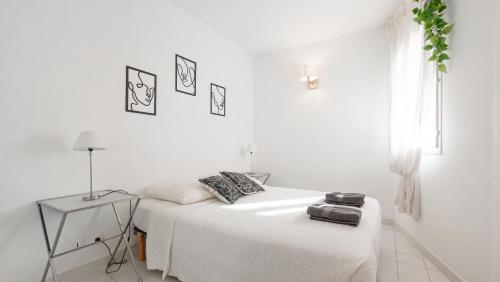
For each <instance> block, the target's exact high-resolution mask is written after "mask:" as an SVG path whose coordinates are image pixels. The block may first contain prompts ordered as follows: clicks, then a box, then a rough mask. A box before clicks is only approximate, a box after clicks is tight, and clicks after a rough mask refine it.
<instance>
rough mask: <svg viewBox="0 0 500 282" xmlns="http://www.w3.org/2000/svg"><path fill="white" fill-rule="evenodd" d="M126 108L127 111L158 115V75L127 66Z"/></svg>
mask: <svg viewBox="0 0 500 282" xmlns="http://www.w3.org/2000/svg"><path fill="white" fill-rule="evenodd" d="M125 72H126V80H125V81H126V92H125V103H126V107H125V110H126V111H127V112H133V113H139V114H146V115H153V116H155V115H156V75H155V74H152V73H149V72H146V71H143V70H140V69H136V68H133V67H130V66H127V67H126V71H125Z"/></svg>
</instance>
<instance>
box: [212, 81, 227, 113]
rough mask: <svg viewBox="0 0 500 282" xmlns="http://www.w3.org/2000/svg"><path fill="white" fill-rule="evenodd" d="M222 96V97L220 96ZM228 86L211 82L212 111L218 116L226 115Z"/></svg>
mask: <svg viewBox="0 0 500 282" xmlns="http://www.w3.org/2000/svg"><path fill="white" fill-rule="evenodd" d="M220 97H222V99H221V98H220ZM226 105H227V100H226V87H224V86H220V85H218V84H215V83H210V113H211V114H212V115H216V116H223V117H225V116H226Z"/></svg>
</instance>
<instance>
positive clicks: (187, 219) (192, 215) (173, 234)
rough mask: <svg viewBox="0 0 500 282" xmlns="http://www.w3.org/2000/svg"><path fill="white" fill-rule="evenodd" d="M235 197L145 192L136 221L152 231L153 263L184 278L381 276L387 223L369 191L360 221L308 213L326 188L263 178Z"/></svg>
mask: <svg viewBox="0 0 500 282" xmlns="http://www.w3.org/2000/svg"><path fill="white" fill-rule="evenodd" d="M265 189H266V192H263V193H259V194H255V195H249V196H246V197H243V198H241V199H240V200H238V201H237V202H236V203H235V204H233V205H226V204H224V203H221V202H220V201H217V200H207V201H203V202H200V203H195V204H190V205H179V204H176V203H172V202H167V201H161V200H155V199H144V200H143V201H142V202H141V204H140V206H139V209H138V211H137V213H136V217H135V218H134V223H135V224H136V225H137V226H138V227H139V228H141V229H143V230H145V231H146V232H147V233H148V237H147V241H146V254H147V267H148V269H158V270H161V271H163V275H164V277H165V276H166V275H171V276H176V277H177V278H179V280H181V281H188V282H191V281H192V282H195V281H204V282H207V281H208V282H210V281H217V282H223V281H230V282H234V281H240V282H245V281H252V282H253V281H287V282H288V281H301V282H306V281H315V282H318V281H336V282H342V281H363V282H368V281H375V279H376V272H377V257H378V250H379V247H378V246H379V236H380V226H381V214H380V206H379V203H378V201H377V200H375V199H372V198H366V199H365V205H364V206H363V208H362V210H363V216H362V218H361V222H360V224H359V226H358V227H351V226H346V225H340V224H334V223H328V222H321V221H313V220H310V219H309V217H308V216H307V214H306V208H307V206H308V205H310V204H311V203H315V202H318V201H321V199H323V198H324V194H325V192H319V191H311V190H299V189H288V188H278V187H269V186H265Z"/></svg>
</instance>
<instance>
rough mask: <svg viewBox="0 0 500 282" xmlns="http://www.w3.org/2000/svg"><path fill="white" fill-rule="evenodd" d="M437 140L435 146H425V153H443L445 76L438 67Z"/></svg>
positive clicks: (423, 149) (423, 151)
mask: <svg viewBox="0 0 500 282" xmlns="http://www.w3.org/2000/svg"><path fill="white" fill-rule="evenodd" d="M435 91H436V92H435V93H436V110H435V115H436V142H435V145H436V146H434V147H423V148H422V153H423V154H425V155H438V156H441V155H443V76H442V74H441V73H440V72H439V71H437V69H436V88H435Z"/></svg>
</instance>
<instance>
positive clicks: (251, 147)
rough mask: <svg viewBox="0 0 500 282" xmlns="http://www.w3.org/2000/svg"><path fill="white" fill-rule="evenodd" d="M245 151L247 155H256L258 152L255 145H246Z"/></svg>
mask: <svg viewBox="0 0 500 282" xmlns="http://www.w3.org/2000/svg"><path fill="white" fill-rule="evenodd" d="M247 151H248V152H249V153H252V154H253V153H257V152H258V151H259V150H257V146H255V144H248V147H247Z"/></svg>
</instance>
